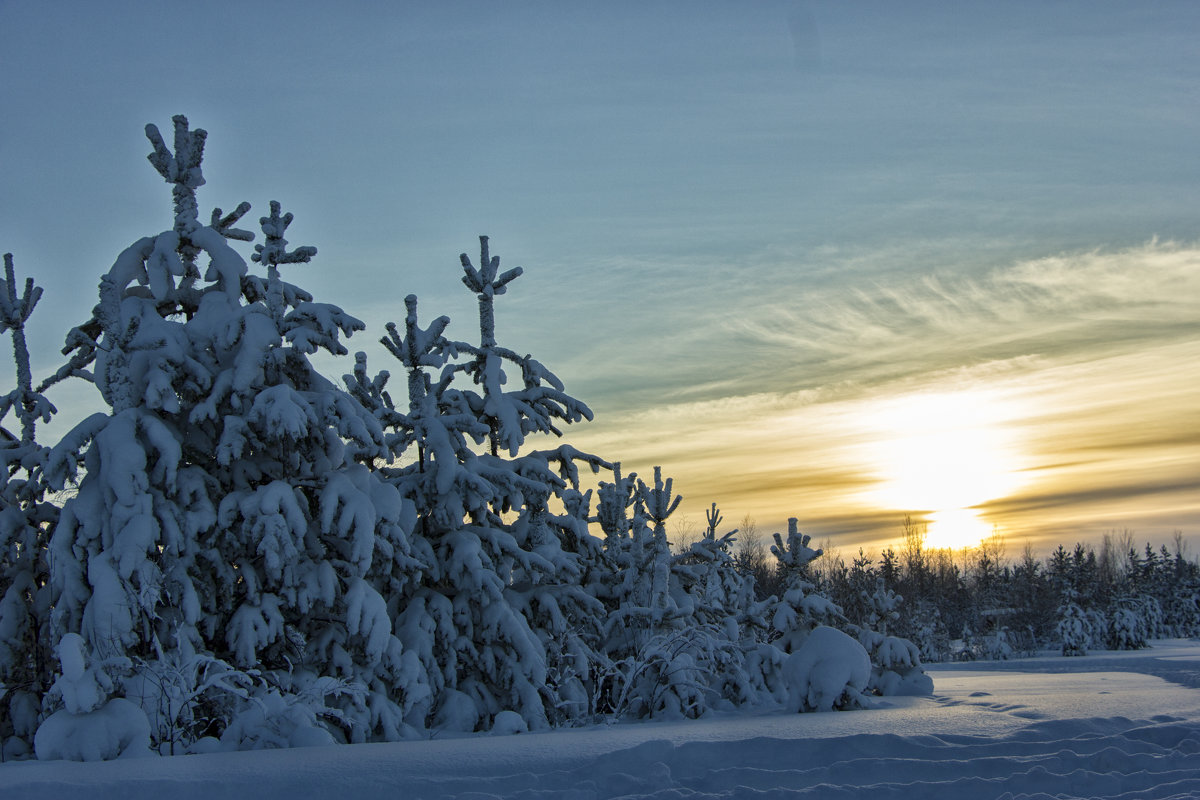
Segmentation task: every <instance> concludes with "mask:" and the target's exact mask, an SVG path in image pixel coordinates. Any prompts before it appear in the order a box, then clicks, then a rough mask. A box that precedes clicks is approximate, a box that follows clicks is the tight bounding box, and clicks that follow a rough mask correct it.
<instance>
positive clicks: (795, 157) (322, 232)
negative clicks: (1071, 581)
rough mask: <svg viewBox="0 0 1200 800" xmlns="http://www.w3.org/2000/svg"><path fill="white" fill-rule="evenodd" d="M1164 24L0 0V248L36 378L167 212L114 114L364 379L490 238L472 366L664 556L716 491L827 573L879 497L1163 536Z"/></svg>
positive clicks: (1187, 451) (1185, 506) (1191, 445)
mask: <svg viewBox="0 0 1200 800" xmlns="http://www.w3.org/2000/svg"><path fill="white" fill-rule="evenodd" d="M1198 34H1200V5H1197V4H1195V3H1192V2H1183V1H1179V2H1172V1H1171V0H1164V2H1155V3H1145V2H1133V1H1131V2H1091V1H1087V2H1069V1H1063V2H1055V1H1051V2H1029V3H1018V2H1013V3H1000V4H975V3H963V4H949V3H924V2H911V3H908V2H906V3H893V2H882V1H880V2H866V1H861V0H851V1H850V2H812V3H808V2H799V1H798V0H762V1H761V2H755V3H740V2H732V1H730V2H712V1H709V0H705V1H702V2H682V0H678V1H672V2H666V1H662V2H653V1H652V2H638V3H633V2H607V3H592V4H583V3H560V2H522V1H521V0H515V1H514V2H506V3H494V2H455V1H454V0H449V1H448V2H440V3H436V4H435V3H416V2H388V3H385V2H363V1H362V0H358V1H356V0H349V1H348V2H344V3H340V4H337V6H336V8H335V7H333V6H332V5H331V4H325V3H315V2H301V1H299V0H292V1H291V2H287V3H284V2H241V3H233V2H225V1H224V0H214V2H205V3H194V4H183V3H178V4H175V3H162V2H130V1H129V0H112V1H111V2H105V3H86V2H81V1H80V2H62V0H58V1H56V0H40V1H39V2H27V1H26V0H0V250H3V251H4V252H12V253H13V254H14V257H15V260H16V264H17V272H18V274H19V275H28V274H32V275H34V276H35V277H36V279H37V281H38V282H39V284H40V285H42V286H44V287H45V296H44V298H43V300H42V303H41V305H40V306H39V311H38V313H37V314H35V317H34V320H33V323H32V324H31V333H30V335H31V338H32V339H33V343H32V347H33V355H34V361H35V372H36V373H37V374H39V375H43V374H47V373H49V372H50V371H52V370H53V369H55V368H56V367H57V366H58V364H59V363H60V361H61V356H59V355H58V352H57V351H58V348H59V347H60V346H61V342H62V338H63V336H64V334H65V332H66V330H67V328H69V327H70V325H73V324H76V323H78V322H82V321H84V320H85V319H86V318H87V316H88V314H89V312H90V309H91V306H92V305H93V304H94V302H95V290H94V287H95V286H96V283H97V281H98V279H99V276H100V275H101V274H103V273H104V272H105V271H106V270H107V269H108V268H109V267H110V266H111V264H112V261H113V259H115V257H116V255H117V254H118V253H119V252H120V251H121V250H122V249H124V248H125V247H126V246H128V245H129V244H130V243H132V242H133V241H135V240H136V239H138V238H140V237H142V236H147V235H153V234H155V233H157V232H158V231H160V230H164V229H167V228H169V227H170V225H171V205H170V195H169V188H168V187H167V186H166V184H164V183H163V182H162V180H161V178H160V177H159V176H158V175H157V173H155V172H154V170H153V169H152V168H151V167H150V166H149V165H148V164H147V163H146V161H145V156H146V155H147V153H149V145H148V143H147V141H146V139H145V137H144V134H143V128H144V126H145V124H146V123H154V124H156V125H157V126H159V127H160V128H161V129H163V130H164V131H169V129H170V127H171V116H172V115H174V114H180V113H182V114H186V115H187V116H188V118H189V119H190V121H191V123H192V125H193V126H194V127H200V128H203V129H205V130H207V131H208V132H209V138H208V142H207V145H206V150H205V165H204V170H205V177H206V179H207V185H206V186H204V187H203V188H202V189H201V190H200V195H199V199H200V205H201V208H202V210H203V209H211V208H213V207H221V208H224V209H227V210H228V209H231V208H233V207H234V206H236V205H237V204H238V203H239V202H241V201H243V200H247V201H249V202H250V203H252V205H253V206H254V210H253V211H252V212H251V215H250V218H256V217H257V216H258V215H259V214H261V213H266V207H267V204H268V201H270V200H279V201H280V202H282V204H283V207H284V210H285V211H291V212H292V213H294V214H295V217H296V221H295V222H294V223H293V225H292V226H291V228H290V229H289V238H290V239H291V242H292V244H293V245H299V244H305V245H314V246H316V247H317V248H318V251H319V254H318V256H317V257H316V259H314V261H313V262H312V264H311V265H306V266H302V267H296V268H295V270H294V271H293V272H292V273H290V274H288V275H286V276H285V277H287V278H288V279H289V280H292V281H293V282H295V283H298V284H300V285H302V286H304V287H305V288H307V289H308V290H309V291H311V292H312V293H313V294H314V295H315V296H316V297H317V299H319V300H322V301H325V302H332V303H336V304H338V305H340V306H342V307H343V308H345V309H346V310H347V311H349V312H350V313H351V314H354V315H355V316H357V317H359V318H360V319H362V320H363V321H364V322H366V323H367V326H368V329H367V331H366V332H365V333H363V334H361V335H359V336H356V337H355V338H354V339H352V340H351V341H350V342H349V343H348V344H349V346H350V348H351V350H352V351H354V350H357V349H362V350H365V351H366V352H367V353H368V355H369V357H370V359H371V361H370V363H371V366H372V368H373V369H385V368H394V366H395V365H394V364H390V363H388V357H387V355H386V353H384V351H383V349H382V348H381V347H379V346H378V345H377V344H376V341H377V339H378V337H379V335H381V334H382V332H383V326H384V324H385V323H386V322H388V321H390V320H401V319H402V318H403V298H404V297H405V295H407V294H410V293H415V294H417V295H418V297H419V298H420V303H421V306H420V307H421V311H422V316H423V317H424V318H426V319H431V318H432V317H434V316H438V315H441V314H447V315H449V316H450V317H451V319H452V324H451V328H450V330H449V333H450V334H451V335H452V336H455V337H456V338H460V339H470V338H471V337H472V336H473V335H477V334H476V333H475V331H477V325H476V322H475V307H474V306H475V301H474V298H473V297H472V296H471V294H470V293H469V292H468V291H467V290H465V289H464V288H463V287H462V285H461V283H460V281H459V277H460V275H461V268H460V267H459V265H458V254H459V253H461V252H464V251H466V252H473V253H476V254H477V250H478V243H477V242H478V240H477V237H478V236H479V235H480V234H486V235H488V236H490V237H491V247H492V252H493V254H496V255H499V256H500V257H501V262H502V264H503V265H504V266H505V267H510V266H517V265H519V266H521V267H523V268H524V270H525V274H524V275H523V276H522V277H521V278H520V279H518V280H517V281H515V282H514V283H513V284H510V291H509V293H508V294H507V295H505V296H504V297H503V298H501V299H500V300H499V301H498V303H497V317H498V319H497V335H498V338H499V340H500V342H501V344H506V345H507V346H509V347H510V348H512V349H514V350H517V351H519V352H523V353H524V352H528V353H530V354H532V355H533V356H534V357H535V358H537V359H539V360H540V361H541V362H542V363H544V364H545V365H547V366H548V367H550V368H551V369H552V370H553V371H554V372H556V373H557V374H558V375H559V377H560V378H562V379H563V381H564V382H565V383H566V386H567V389H568V391H569V392H570V393H571V394H573V395H574V396H576V397H578V398H580V399H582V400H583V401H584V402H586V403H587V404H588V405H589V406H590V408H591V409H592V411H593V412H594V414H595V421H594V422H592V423H585V424H582V425H579V426H575V427H573V428H572V429H570V430H569V431H568V436H567V438H568V440H569V441H571V442H572V443H573V444H575V445H576V446H579V447H582V448H584V449H589V450H592V451H593V452H596V453H598V454H600V455H602V456H604V457H605V458H608V459H610V460H615V461H620V462H621V463H622V466H623V468H624V470H625V472H627V473H628V472H630V471H635V472H637V473H638V474H639V475H641V476H643V477H645V478H647V479H650V478H651V476H652V473H653V467H654V466H655V465H661V466H662V468H663V471H664V474H666V475H669V476H672V477H673V478H674V489H675V490H676V491H677V492H679V493H680V494H682V495H683V496H684V502H683V504H682V506H681V507H680V510H679V511H678V512H676V516H675V517H674V518H673V519H672V523H671V524H672V525H673V527H672V533H673V535H675V536H676V537H678V538H686V537H688V536H693V535H696V533H697V532H698V531H699V530H701V529H703V527H704V526H705V511H706V509H708V508H709V507H710V504H711V503H714V502H715V503H717V504H718V506H719V507H720V508H721V510H722V512H723V514H724V520H725V522H724V523H723V525H722V528H723V529H728V528H730V527H734V526H737V525H739V524H740V523H741V521H742V520H743V519H745V518H750V519H752V520H753V522H754V527H755V529H756V531H757V532H758V533H759V534H769V533H771V532H773V531H784V530H786V525H787V523H786V520H787V518H788V517H796V518H798V520H799V524H800V528H801V529H802V530H804V531H805V532H807V533H809V534H811V535H812V536H813V538H814V539H816V540H818V541H820V542H825V543H828V544H829V545H831V546H833V547H836V548H837V549H839V550H840V551H853V550H856V549H857V548H858V547H860V546H861V547H867V548H868V549H878V548H879V547H881V546H885V545H886V544H888V543H889V542H894V541H896V540H897V539H898V538H899V536H900V532H901V527H902V524H903V521H904V519H905V517H906V516H907V517H911V518H912V519H913V520H914V521H915V522H917V523H918V525H919V526H921V527H922V528H923V529H925V530H927V531H928V536H929V540H928V543H929V544H931V545H939V546H940V545H945V546H954V547H961V546H965V545H970V544H974V543H975V542H977V541H978V540H979V538H980V537H981V536H985V535H991V534H999V535H1001V536H1002V537H1003V540H1004V542H1005V543H1006V547H1007V548H1008V550H1009V552H1010V554H1012V553H1015V552H1018V551H1019V550H1020V549H1021V548H1022V547H1024V546H1025V545H1026V544H1028V545H1030V546H1031V547H1033V548H1034V549H1035V550H1037V551H1040V552H1044V551H1046V550H1048V549H1051V548H1053V547H1054V546H1055V545H1057V544H1060V543H1062V544H1066V545H1067V546H1070V545H1072V544H1073V543H1074V542H1077V541H1083V542H1088V543H1098V542H1099V541H1100V539H1101V537H1103V536H1104V535H1105V534H1112V533H1119V532H1122V531H1126V530H1128V531H1132V532H1133V535H1134V539H1135V540H1136V541H1138V542H1139V543H1140V542H1143V541H1150V542H1153V543H1155V544H1158V543H1169V542H1170V541H1171V538H1172V536H1173V534H1174V532H1176V531H1180V532H1182V534H1183V537H1184V539H1185V540H1190V541H1191V542H1193V544H1192V549H1191V555H1193V556H1194V555H1196V553H1197V551H1200V216H1198V215H1197V210H1198V209H1200V158H1198V157H1197V156H1198V155H1200V152H1198V150H1200V144H1198V143H1200V48H1197V47H1196V44H1195V42H1196V37H1197V35H1198ZM322 368H323V369H324V370H325V371H326V374H329V375H331V376H333V377H336V376H337V375H340V374H342V373H344V372H349V371H350V368H351V364H350V363H337V362H333V361H330V362H329V363H327V364H323V365H322ZM0 380H2V379H0ZM11 383H12V378H11V377H10V378H9V379H8V385H11ZM0 388H3V384H0ZM53 399H54V400H55V402H56V403H57V404H58V406H59V408H60V410H61V412H62V413H61V414H60V422H59V426H60V427H65V425H67V424H69V422H70V421H72V420H76V419H79V418H81V417H82V416H83V415H84V414H86V413H89V412H91V411H92V410H95V409H96V408H97V405H96V404H97V403H98V402H99V400H98V397H97V396H96V395H95V393H94V392H93V391H92V390H91V389H90V388H89V387H86V386H83V385H78V386H69V387H65V388H63V389H60V390H59V391H58V393H56V394H55V395H54V397H53Z"/></svg>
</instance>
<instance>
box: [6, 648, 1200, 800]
mask: <svg viewBox="0 0 1200 800" xmlns="http://www.w3.org/2000/svg"><path fill="white" fill-rule="evenodd" d="M929 674H930V675H931V676H932V677H933V680H934V684H935V691H934V694H933V695H932V696H931V697H898V698H887V699H886V700H876V701H875V703H874V706H873V707H872V708H869V709H865V710H858V711H848V712H842V713H828V714H786V713H780V712H773V713H745V712H740V713H730V714H717V715H709V716H706V717H705V718H703V719H701V720H696V721H681V722H669V723H668V722H645V723H634V724H619V725H608V726H597V727H591V728H581V729H569V730H557V731H552V732H540V733H520V734H517V735H509V736H496V735H492V736H469V737H458V738H433V739H431V740H421V741H412V742H401V743H395V744H364V745H340V746H327V747H310V748H303V749H295V750H265V751H255V752H234V753H210V754H206V755H195V756H176V757H168V758H157V759H135V760H131V761H113V762H102V763H87V764H80V763H74V762H11V763H6V764H0V796H3V797H6V798H8V797H12V798H21V797H46V798H49V797H54V798H72V797H87V798H88V800H106V799H107V798H114V799H116V798H119V800H141V798H161V797H171V798H172V800H191V799H192V798H196V800H200V798H204V799H205V800H207V799H208V798H213V799H214V800H216V799H217V798H227V797H228V798H233V797H245V796H250V795H253V796H254V797H255V798H256V800H290V799H291V798H294V797H322V796H351V797H355V798H357V800H375V798H394V797H405V798H464V799H465V798H476V799H477V800H482V799H483V798H541V797H556V798H557V797H567V798H612V797H651V798H681V797H691V798H731V797H749V796H753V797H821V798H830V797H833V798H836V797H867V796H869V797H872V798H887V797H920V798H942V797H944V798H962V797H969V798H971V800H982V799H983V798H987V797H997V798H1000V797H1006V798H1022V797H1028V798H1039V797H1045V798H1049V797H1088V798H1099V797H1122V798H1135V797H1136V798H1141V799H1143V800H1167V799H1168V798H1183V797H1196V796H1197V795H1200V641H1185V640H1169V641H1163V642H1155V643H1154V644H1153V647H1152V649H1150V650H1142V651H1135V652H1122V653H1113V652H1100V653H1094V654H1092V655H1088V656H1081V657H1077V658H1063V657H1062V656H1060V655H1049V654H1047V655H1046V656H1044V657H1041V658H1035V659H1025V660H1014V661H1007V662H974V663H970V664H954V665H944V666H941V667H938V668H933V669H930V670H929ZM498 719H499V718H498ZM514 729H517V730H519V726H515V725H514Z"/></svg>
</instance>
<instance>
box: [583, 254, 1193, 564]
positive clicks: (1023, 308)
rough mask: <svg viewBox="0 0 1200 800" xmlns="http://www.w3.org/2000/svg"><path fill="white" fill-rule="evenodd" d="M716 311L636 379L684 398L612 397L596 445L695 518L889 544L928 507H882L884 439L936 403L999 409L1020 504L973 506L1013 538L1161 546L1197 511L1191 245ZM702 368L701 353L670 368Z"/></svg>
mask: <svg viewBox="0 0 1200 800" xmlns="http://www.w3.org/2000/svg"><path fill="white" fill-rule="evenodd" d="M796 282H797V283H799V277H797V278H796ZM720 294H721V297H722V298H723V299H724V300H726V301H728V302H731V303H732V304H734V306H735V307H734V308H733V309H732V310H731V311H730V312H729V313H727V314H725V315H724V316H723V317H722V323H721V325H720V326H718V327H716V328H704V329H703V330H702V331H700V332H697V330H694V329H693V330H689V331H687V332H684V333H681V334H678V335H676V334H675V333H674V332H673V331H672V330H670V329H666V330H663V331H662V332H661V335H660V336H659V337H658V338H656V339H655V340H654V343H653V346H652V347H648V348H646V350H645V351H644V352H645V353H647V354H649V355H650V356H651V357H650V358H649V359H648V360H646V361H645V362H644V363H643V364H642V365H641V366H642V367H643V369H642V370H639V371H637V372H636V374H637V375H638V376H639V378H643V377H644V378H645V379H647V380H648V381H649V384H650V386H652V387H657V385H658V384H657V383H656V381H655V377H656V375H657V376H661V375H666V376H667V377H666V378H664V379H663V380H664V382H665V383H667V384H669V385H671V386H675V385H680V384H682V385H683V386H684V387H685V389H683V390H679V389H674V390H672V389H668V388H664V389H662V390H659V389H657V388H655V389H646V388H645V387H643V389H641V390H640V391H639V396H645V395H646V394H648V393H649V394H654V395H656V402H652V403H645V404H641V405H640V408H639V407H635V406H633V405H628V406H626V405H623V404H621V403H615V404H613V406H612V407H606V402H605V401H604V400H603V399H602V400H601V401H600V402H598V403H594V404H593V407H594V408H595V409H596V410H597V413H598V423H597V425H596V426H595V427H592V430H591V431H587V430H586V429H585V432H584V433H583V440H584V441H585V442H588V443H590V444H594V445H595V447H596V448H599V449H600V451H601V452H603V453H606V454H614V453H615V454H619V457H620V458H621V459H622V460H623V461H625V462H626V465H627V468H628V469H637V470H640V471H646V470H648V468H649V467H650V466H651V465H654V464H661V465H663V466H664V468H665V469H666V471H667V472H668V473H669V474H672V475H674V476H676V478H677V482H676V486H677V489H678V491H680V492H681V493H682V494H684V495H685V503H684V513H688V514H691V515H693V516H695V515H697V514H698V513H699V509H701V508H703V507H706V506H707V504H708V503H709V502H712V501H714V500H715V501H717V502H718V503H719V504H721V505H723V506H728V510H729V513H730V514H731V515H732V516H731V518H732V517H740V516H741V515H742V514H745V513H750V514H752V515H755V516H757V517H758V518H760V519H762V520H763V521H764V525H767V526H770V525H776V526H782V525H783V524H784V520H785V519H786V517H787V516H793V515H794V516H799V517H801V520H802V523H803V524H804V525H807V526H808V527H809V528H811V529H813V531H814V532H815V533H817V534H819V535H820V536H826V535H835V536H838V537H839V539H840V543H842V544H849V545H857V544H870V543H876V544H878V543H879V542H881V541H888V540H894V539H895V537H896V531H897V530H898V529H899V520H901V519H903V517H904V515H905V514H906V513H909V512H913V513H916V512H919V511H932V510H933V509H917V508H913V507H910V508H904V507H903V506H904V501H903V499H902V498H893V499H892V500H891V501H890V502H893V503H894V504H896V505H897V506H899V507H897V508H890V509H889V508H881V507H880V505H879V500H878V498H880V497H882V496H888V495H882V494H881V493H880V492H878V491H876V489H878V484H879V481H881V480H883V479H884V478H883V477H882V476H883V475H884V474H886V473H887V472H888V471H889V470H892V471H894V465H893V466H891V467H887V468H885V466H886V465H883V464H881V463H879V462H878V459H879V458H880V457H881V456H880V454H881V453H882V452H884V450H881V449H880V443H881V439H887V438H888V437H893V438H896V437H899V438H898V439H897V441H898V442H901V443H903V441H904V438H903V436H904V432H903V431H890V430H889V428H888V425H889V424H890V423H889V422H888V419H889V417H887V416H886V410H887V409H888V408H889V407H891V404H893V403H894V401H895V400H896V399H897V398H904V397H910V396H911V397H917V398H920V397H928V396H931V395H932V396H938V395H947V396H955V395H961V396H962V397H963V400H962V402H965V403H968V404H970V403H973V402H975V401H974V400H973V399H972V398H976V397H977V398H979V400H980V402H982V400H983V399H984V398H987V399H988V406H989V409H990V410H988V414H986V415H982V416H986V417H987V419H982V418H981V421H980V424H983V425H988V426H990V428H989V430H990V432H989V436H988V440H989V441H991V440H1002V441H1004V442H1008V443H1010V444H1011V449H1012V453H1011V456H1012V463H1011V465H1008V466H1007V467H1006V468H1011V469H1012V470H1013V471H1014V480H1013V481H1012V486H1013V487H1015V488H1012V490H1011V493H1010V494H1007V495H1005V496H1002V497H990V498H987V499H983V500H981V501H980V502H979V505H978V508H979V509H980V510H981V512H982V513H983V514H984V518H985V519H986V520H987V522H988V524H993V523H995V524H998V525H1000V526H1001V528H1002V529H1003V530H1005V531H1007V532H1008V533H1010V534H1011V535H1012V536H1013V537H1016V538H1020V539H1031V540H1035V541H1042V540H1044V539H1047V537H1049V536H1050V533H1049V532H1050V531H1055V532H1057V533H1056V534H1055V535H1070V534H1069V533H1068V534H1063V533H1062V532H1063V531H1068V532H1069V531H1075V532H1076V535H1079V532H1080V531H1083V530H1085V529H1088V530H1090V532H1093V533H1099V532H1102V531H1103V530H1104V528H1103V526H1104V525H1108V526H1110V527H1111V526H1112V525H1113V524H1115V522H1118V521H1119V522H1120V523H1121V524H1134V525H1135V527H1136V526H1137V525H1136V521H1137V520H1141V521H1142V522H1143V523H1145V525H1144V526H1145V527H1147V528H1148V529H1150V528H1152V529H1153V530H1154V531H1158V528H1160V527H1163V526H1165V525H1178V524H1179V520H1180V519H1181V518H1185V517H1186V514H1187V513H1188V508H1189V507H1190V506H1188V505H1187V503H1186V502H1185V501H1186V493H1185V492H1183V491H1182V487H1186V486H1188V485H1194V478H1195V476H1196V470H1195V467H1194V466H1193V465H1194V464H1196V463H1200V403H1198V402H1197V400H1198V399H1200V398H1198V397H1197V391H1198V390H1197V389H1196V388H1195V387H1196V386H1200V336H1198V335H1197V330H1196V328H1195V322H1196V320H1197V319H1200V249H1198V248H1196V247H1194V246H1183V245H1178V244H1174V243H1162V242H1149V243H1147V244H1145V245H1142V246H1139V247H1135V248H1126V249H1121V250H1114V251H1087V252H1080V253H1071V254H1063V255H1058V256H1055V257H1051V258H1042V259H1037V260H1029V261H1022V262H1019V263H1015V264H1013V265H1011V266H1008V267H1005V268H996V269H992V270H990V271H977V274H974V275H972V274H962V275H956V274H953V273H950V272H948V271H938V272H930V273H927V274H923V275H922V274H917V275H908V276H903V275H891V276H888V275H880V276H877V277H876V278H875V279H874V280H872V281H868V282H863V283H861V285H858V286H854V287H849V286H845V287H843V288H841V289H840V290H839V289H837V288H836V287H834V286H829V285H827V286H824V287H822V288H821V289H819V290H817V291H814V292H809V293H802V292H799V291H796V292H782V291H773V292H768V293H764V294H760V295H759V296H758V301H757V305H755V306H751V305H750V302H751V301H750V300H749V299H747V297H742V296H740V295H739V294H738V293H737V292H728V293H720ZM746 294H747V295H749V292H747V293H746ZM703 313H704V311H703V309H698V310H697V309H689V315H693V316H694V315H699V316H701V317H702V316H703ZM665 316H667V317H669V316H670V315H669V313H668V314H665ZM689 348H697V349H698V350H697V351H698V352H699V353H702V354H703V355H702V356H701V357H697V358H693V359H690V360H688V359H679V358H675V359H674V360H672V356H673V355H677V354H679V353H681V352H685V351H686V350H687V349H689ZM621 379H622V380H623V379H624V376H623V377H622V378H621ZM617 391H618V392H619V391H623V390H622V389H620V388H618V389H617ZM606 412H608V418H607V419H606ZM993 412H994V413H993ZM934 422H935V423H936V419H935V420H934ZM589 427H590V426H589ZM918 441H919V440H918ZM980 441H982V439H980ZM893 450H894V448H893ZM979 457H981V458H987V457H990V456H988V455H986V454H980V456H979ZM915 463H923V462H921V461H920V459H918V460H917V462H915ZM901 465H902V463H901ZM1190 482H1191V483H1190ZM871 498H875V499H874V500H872V499H871ZM916 502H917V500H916V499H915V498H914V500H913V501H912V503H911V504H915V503H916ZM1156 504H1160V505H1156ZM814 523H815V524H816V527H815V528H814V525H813V524H814ZM1159 532H1161V531H1159ZM1055 543H1056V542H1055Z"/></svg>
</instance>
